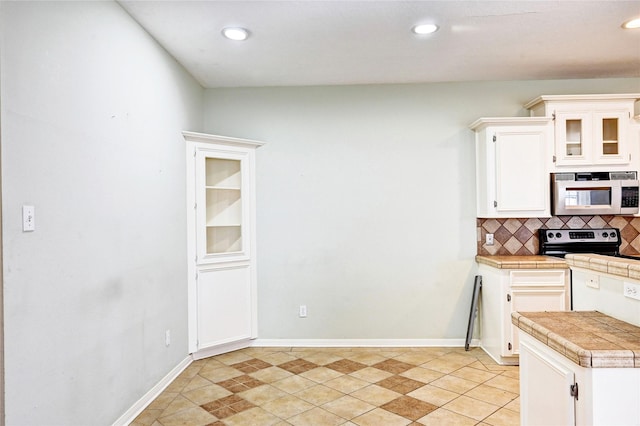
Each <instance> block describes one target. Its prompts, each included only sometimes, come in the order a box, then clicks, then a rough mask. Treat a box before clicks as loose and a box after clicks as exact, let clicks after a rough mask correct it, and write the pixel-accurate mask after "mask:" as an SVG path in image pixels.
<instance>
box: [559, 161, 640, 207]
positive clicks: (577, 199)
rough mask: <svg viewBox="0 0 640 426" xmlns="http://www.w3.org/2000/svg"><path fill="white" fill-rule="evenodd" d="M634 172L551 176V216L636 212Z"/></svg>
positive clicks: (636, 184)
mask: <svg viewBox="0 0 640 426" xmlns="http://www.w3.org/2000/svg"><path fill="white" fill-rule="evenodd" d="M638 186H639V185H638V172H580V173H552V174H551V192H552V205H551V208H552V213H553V214H554V215H555V216H563V215H572V216H581V215H582V216H584V215H634V214H636V213H638V192H639V191H638Z"/></svg>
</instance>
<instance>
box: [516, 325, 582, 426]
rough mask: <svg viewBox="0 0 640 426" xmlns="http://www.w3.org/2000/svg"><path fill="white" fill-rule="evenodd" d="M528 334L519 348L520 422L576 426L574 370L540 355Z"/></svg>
mask: <svg viewBox="0 0 640 426" xmlns="http://www.w3.org/2000/svg"><path fill="white" fill-rule="evenodd" d="M527 337H529V336H524V337H523V342H522V344H521V348H520V423H521V424H522V425H523V426H528V425H563V426H564V425H575V419H576V414H575V400H574V398H573V397H572V396H571V395H570V387H571V386H572V385H574V384H575V373H574V371H573V370H571V369H570V368H568V367H567V366H566V365H563V364H561V363H558V362H554V360H553V359H551V358H549V357H546V356H544V355H543V354H540V353H539V352H538V351H537V350H536V349H535V347H533V346H532V345H529V344H528V341H527V339H526V338H527Z"/></svg>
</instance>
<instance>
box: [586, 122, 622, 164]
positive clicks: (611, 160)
mask: <svg viewBox="0 0 640 426" xmlns="http://www.w3.org/2000/svg"><path fill="white" fill-rule="evenodd" d="M628 126H629V116H628V113H627V112H625V111H620V112H615V111H611V112H594V113H593V143H594V161H595V162H598V163H607V164H623V163H628V162H629V152H628V150H627V147H628V142H627V136H628V132H629V127H628Z"/></svg>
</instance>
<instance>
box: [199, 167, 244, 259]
mask: <svg viewBox="0 0 640 426" xmlns="http://www.w3.org/2000/svg"><path fill="white" fill-rule="evenodd" d="M240 171H241V167H240V160H227V159H221V158H207V159H206V160H205V174H206V228H207V232H206V248H207V254H216V253H230V252H237V251H241V250H242V174H241V172H240Z"/></svg>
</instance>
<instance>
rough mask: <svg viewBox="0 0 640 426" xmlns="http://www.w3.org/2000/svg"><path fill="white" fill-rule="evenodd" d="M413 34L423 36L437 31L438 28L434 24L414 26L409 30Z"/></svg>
mask: <svg viewBox="0 0 640 426" xmlns="http://www.w3.org/2000/svg"><path fill="white" fill-rule="evenodd" d="M411 30H412V31H413V32H414V33H416V34H419V35H423V34H431V33H435V32H436V31H438V26H437V25H435V24H420V25H416V26H415V27H413V28H412V29H411Z"/></svg>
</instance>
